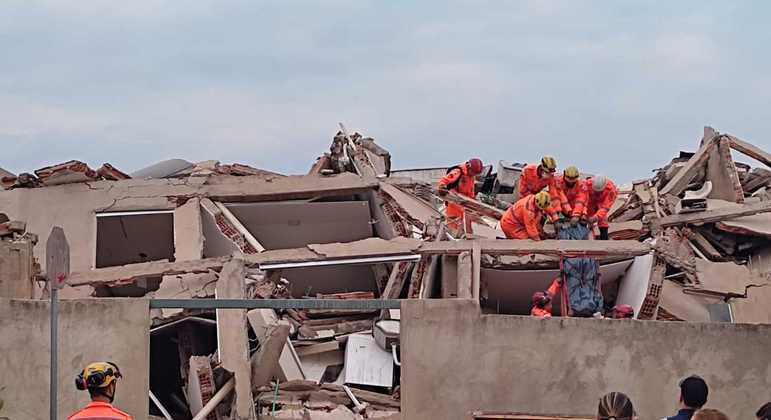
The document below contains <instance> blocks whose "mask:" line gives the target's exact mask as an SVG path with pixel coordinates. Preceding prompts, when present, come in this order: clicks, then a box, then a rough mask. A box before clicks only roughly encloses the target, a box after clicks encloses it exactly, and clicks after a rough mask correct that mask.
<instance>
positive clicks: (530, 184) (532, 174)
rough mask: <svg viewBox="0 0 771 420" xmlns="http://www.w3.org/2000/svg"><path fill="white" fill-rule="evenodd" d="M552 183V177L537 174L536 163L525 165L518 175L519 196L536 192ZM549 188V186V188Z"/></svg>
mask: <svg viewBox="0 0 771 420" xmlns="http://www.w3.org/2000/svg"><path fill="white" fill-rule="evenodd" d="M552 185H554V177H547V178H541V177H540V176H538V164H537V163H531V164H529V165H527V166H525V169H523V170H522V174H521V175H520V176H519V197H518V198H520V199H521V198H525V197H527V196H528V195H533V194H537V193H538V192H540V191H541V190H543V189H544V188H546V187H551V186H552ZM550 190H551V188H550Z"/></svg>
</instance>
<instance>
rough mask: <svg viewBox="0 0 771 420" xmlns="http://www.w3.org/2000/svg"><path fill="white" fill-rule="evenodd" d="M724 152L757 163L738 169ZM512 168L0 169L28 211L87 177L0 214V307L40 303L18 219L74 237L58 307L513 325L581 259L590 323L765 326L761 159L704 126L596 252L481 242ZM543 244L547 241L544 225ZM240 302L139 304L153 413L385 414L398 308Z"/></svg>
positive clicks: (635, 189)
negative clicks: (614, 318)
mask: <svg viewBox="0 0 771 420" xmlns="http://www.w3.org/2000/svg"><path fill="white" fill-rule="evenodd" d="M732 150H734V151H737V152H740V153H742V154H745V155H748V156H749V157H751V158H753V159H755V160H757V161H759V162H760V163H762V164H764V165H766V167H759V166H757V165H755V166H754V167H753V166H750V165H747V164H745V163H741V162H737V161H735V160H734V159H733V155H732ZM524 166H525V165H524V164H521V163H511V162H505V161H501V162H500V163H499V164H498V166H497V171H494V170H493V169H494V168H493V166H490V165H488V166H486V167H485V168H484V169H483V171H482V173H481V174H480V175H479V176H478V177H477V185H476V186H477V191H478V194H477V196H476V199H475V198H471V197H466V196H463V195H459V194H456V193H454V192H452V191H450V192H447V193H446V194H442V195H441V197H440V196H439V194H438V193H437V190H436V182H435V181H434V179H433V178H431V177H435V176H436V174H437V173H443V172H444V169H442V168H430V169H427V170H426V171H425V172H426V176H425V177H422V176H421V175H420V174H419V173H418V172H420V171H419V170H413V171H410V170H405V171H399V175H398V176H396V175H394V174H395V173H396V171H394V172H393V173H392V170H391V156H390V154H389V152H388V151H387V150H385V149H383V148H382V147H381V146H379V145H378V144H377V143H376V142H375V141H374V139H372V138H370V137H365V136H363V135H361V134H359V133H353V134H349V133H348V131H347V130H346V129H345V127H344V126H342V125H341V127H340V131H339V132H338V133H337V134H336V135H335V136H334V139H333V140H332V144H331V147H330V151H329V152H328V153H325V154H324V155H322V156H321V157H319V159H318V160H317V161H316V162H315V163H314V164H313V166H312V168H311V169H310V171H309V173H308V174H307V175H304V176H284V175H280V174H275V173H272V172H269V171H264V170H261V169H257V168H252V167H250V166H247V165H242V164H237V163H236V164H221V163H220V162H218V161H213V160H212V161H204V162H198V163H191V162H188V161H185V160H181V159H171V160H165V161H162V162H158V163H156V164H154V165H151V166H148V167H146V168H143V169H140V170H138V171H136V172H133V173H131V174H126V173H124V172H122V171H120V170H117V169H116V168H114V167H112V166H111V165H109V164H104V165H103V166H102V167H100V168H99V169H96V170H94V169H91V168H89V167H88V165H86V164H85V163H83V162H79V161H69V162H65V163H62V164H58V165H53V166H49V167H46V168H41V169H39V170H37V171H34V175H33V174H29V173H23V174H20V175H18V176H15V175H13V174H9V173H3V175H4V176H3V177H2V185H3V187H4V188H5V189H19V188H30V189H31V190H29V191H25V192H24V194H29V197H26V196H25V200H27V201H29V202H32V203H33V204H34V200H35V199H37V198H38V197H39V196H40V195H42V194H43V191H42V190H41V189H42V188H48V187H53V188H51V189H50V190H45V191H46V192H48V191H50V192H52V194H53V193H57V192H61V189H57V188H56V187H55V186H57V185H61V184H73V183H85V182H91V181H103V182H100V183H95V184H89V188H88V189H87V191H84V192H83V194H84V195H81V196H77V197H75V196H74V195H73V197H75V198H73V201H75V200H79V199H80V197H85V198H84V199H83V202H82V206H83V209H80V210H82V212H81V213H79V214H78V215H76V217H72V218H68V217H66V216H67V215H57V216H56V217H49V215H47V214H38V213H33V212H28V213H29V215H26V214H12V213H10V212H9V213H8V214H12V216H14V217H15V218H17V219H24V217H22V216H28V217H29V219H28V220H26V221H25V222H21V221H17V220H9V218H8V217H5V214H0V239H2V241H0V245H2V246H3V247H11V246H13V247H16V248H14V249H21V251H20V252H18V253H16V254H13V255H14V259H13V260H12V261H11V260H9V261H10V263H12V264H15V265H13V267H17V268H14V269H13V271H12V272H11V271H8V270H5V271H0V274H2V275H3V276H6V272H9V273H11V274H8V275H7V276H6V277H7V278H6V277H0V293H1V294H0V296H2V297H14V298H32V297H43V296H46V293H47V291H45V290H43V291H41V290H39V287H38V286H36V285H35V279H39V278H42V277H43V276H42V273H41V272H40V271H41V270H40V267H36V266H35V265H34V264H33V261H34V257H33V248H32V246H33V245H34V243H35V242H37V237H36V236H35V235H33V234H31V233H27V225H30V226H35V231H38V232H42V231H49V230H50V229H51V227H52V226H53V225H54V224H59V223H61V224H63V225H64V229H65V231H67V234H68V235H72V236H73V237H77V238H78V240H77V241H73V248H74V252H72V256H73V259H74V263H73V266H74V267H75V269H74V270H73V273H71V275H70V276H69V277H68V279H67V286H65V287H64V289H62V290H61V292H60V294H61V296H62V298H92V297H131V298H147V299H151V300H152V301H160V300H176V301H179V302H182V303H190V302H201V301H200V300H202V299H205V300H207V301H217V300H227V301H232V302H249V305H251V306H249V305H247V306H248V307H249V308H254V307H255V306H254V305H253V304H252V303H253V301H255V300H260V301H266V302H262V303H269V302H267V301H271V302H274V303H278V302H287V301H301V302H304V301H320V300H324V301H330V300H334V301H335V302H334V303H336V304H337V303H338V302H337V301H345V300H349V301H361V302H364V301H367V302H370V304H371V302H372V301H373V300H374V301H376V303H383V302H382V301H383V300H395V299H431V298H437V299H439V298H444V299H447V298H462V299H472V300H474V301H476V302H478V303H480V306H481V307H482V310H483V311H485V312H486V313H504V314H517V315H527V314H528V313H530V309H531V296H533V293H534V292H537V291H543V290H546V288H547V287H549V284H550V283H551V282H552V280H553V279H554V278H555V277H559V276H562V275H563V274H564V273H565V262H566V261H568V262H571V260H572V261H582V262H586V264H587V265H591V267H590V268H591V271H592V275H593V279H594V280H595V281H596V282H597V284H598V287H597V290H596V291H597V296H595V298H596V301H597V302H598V303H597V306H603V304H604V305H605V307H601V308H599V309H592V311H590V312H594V313H597V314H601V313H603V312H605V313H607V311H608V310H609V309H611V308H612V307H613V305H615V304H624V305H627V306H629V307H631V308H633V309H634V317H635V318H637V319H643V320H645V319H658V320H670V321H700V322H756V320H757V319H761V320H762V319H764V318H763V317H767V316H768V312H769V311H768V305H767V301H764V299H763V298H758V297H757V296H758V293H760V292H763V293H767V291H768V290H769V289H771V278H769V277H770V276H769V274H768V272H767V271H766V272H764V271H763V270H757V269H753V270H751V269H750V268H752V265H753V264H765V263H764V261H766V260H768V259H769V258H771V245H769V237H771V199H770V198H771V197H769V194H771V170H769V169H767V168H768V167H771V156H770V155H769V154H768V153H767V152H765V151H763V150H761V149H759V148H757V147H756V146H753V145H751V144H749V143H747V142H745V141H742V140H740V139H738V138H736V137H734V136H732V135H727V134H720V133H718V132H716V131H715V130H713V129H711V128H707V129H705V134H704V138H703V139H702V141H701V144H700V145H699V149H698V150H697V151H696V152H695V153H686V152H681V153H680V154H679V155H678V156H676V157H675V158H674V159H673V160H672V161H671V162H670V163H668V164H667V165H666V166H664V167H662V168H660V169H657V170H655V171H654V174H653V176H652V177H651V178H649V179H645V180H639V181H635V182H633V183H632V184H631V185H629V186H627V187H622V188H621V191H620V195H619V197H618V200H617V201H616V203H615V205H614V206H613V208H612V209H611V213H610V222H611V223H610V227H609V230H608V234H609V237H610V239H611V240H608V241H598V240H593V239H592V240H586V239H570V238H564V239H554V240H548V241H537V242H536V241H529V240H505V241H504V240H498V239H501V238H502V237H503V235H502V232H501V230H500V228H499V226H498V222H499V220H500V219H501V217H502V215H503V214H504V211H505V210H506V209H507V208H508V207H509V206H510V205H511V203H513V202H515V201H516V199H517V191H518V179H519V175H520V173H521V171H522V168H523V167H524ZM406 174H412V175H413V176H414V177H412V176H405V175H406ZM581 176H583V177H586V176H588V174H581ZM159 180H161V181H159ZM100 186H101V187H100ZM102 187H103V188H105V191H104V192H103V191H102V190H100V189H99V188H102ZM129 187H130V188H129ZM33 188H34V189H33ZM67 190H74V189H73V188H67ZM84 190H85V188H84ZM107 191H109V194H111V195H109V196H108V194H107ZM67 193H68V194H76V193H78V192H74V193H73V192H71V191H68V192H67ZM0 194H3V192H0ZM35 194H39V195H35ZM86 194H87V195H88V197H86ZM12 195H13V196H14V197H11V196H12ZM18 195H21V194H18V193H14V194H11V193H6V194H5V195H4V196H2V195H0V203H5V204H7V205H8V207H9V208H11V209H12V210H13V211H14V212H17V211H18V212H20V213H22V212H23V210H16V208H19V209H24V208H25V207H23V206H22V204H24V205H26V202H25V203H21V204H20V203H16V202H13V201H11V200H12V199H17V198H16V196H18ZM95 196H96V198H94V197H95ZM105 196H108V197H107V198H108V199H105V198H104V197H105ZM6 197H10V198H7V199H6ZM68 198H69V196H68ZM2 200H6V201H2ZM89 200H92V201H89ZM447 202H451V203H456V204H458V205H460V206H462V207H463V209H464V210H465V214H466V216H465V217H467V218H468V220H466V221H465V222H468V226H473V232H472V230H470V229H467V228H463V229H459V230H456V229H451V228H449V226H448V224H447V223H446V218H445V205H446V203H447ZM8 203H10V204H8ZM77 204H81V203H80V202H79V203H77ZM14 206H17V207H14ZM89 206H90V207H89ZM76 207H77V206H76V205H72V206H70V208H76ZM0 210H3V211H5V208H1V209H0ZM69 211H75V210H69ZM94 218H95V219H96V222H94ZM546 230H547V231H549V232H550V233H551V234H552V235H553V236H554V237H555V238H556V237H557V232H556V231H555V229H554V228H553V227H552V225H551V224H547V225H546ZM587 231H588V229H587ZM84 232H85V233H84ZM79 235H82V237H83V238H81V237H80V236H79ZM88 235H91V236H89V237H88V238H87V239H86V238H85V237H86V236H88ZM583 237H584V236H582V237H581V238H583ZM38 257H39V255H38ZM104 261H108V262H107V263H105V262H104ZM10 263H8V262H5V261H4V264H6V266H11V265H9V264H10ZM568 265H570V264H568ZM18 278H21V279H23V280H24V281H22V282H19V281H18V280H17V279H18ZM11 286H13V287H11ZM377 300H381V301H380V302H377ZM397 304H398V302H397ZM247 306H231V307H228V308H227V309H206V308H211V307H212V306H196V305H189V306H187V307H181V306H173V305H172V306H155V307H151V308H152V309H151V318H152V325H150V365H151V376H150V380H149V384H150V390H151V392H152V394H153V396H154V399H153V403H152V404H151V405H150V407H151V409H150V411H151V413H150V414H151V417H154V416H164V417H163V418H173V419H191V418H192V419H196V420H198V419H204V418H205V419H208V420H223V419H229V418H233V419H246V418H255V416H256V417H257V418H266V419H362V418H370V419H371V418H386V419H393V420H395V419H398V418H400V414H399V411H400V389H399V384H400V378H401V370H400V369H401V365H400V362H399V360H400V351H401V348H400V337H399V330H400V328H399V326H400V311H399V310H396V309H374V310H373V309H368V308H371V306H367V307H357V309H329V308H328V307H315V308H312V309H297V306H291V305H288V304H287V305H283V306H282V305H280V304H275V305H259V306H261V308H259V309H247ZM265 306H268V307H265ZM290 306H291V307H290ZM218 307H219V306H218ZM378 307H396V306H378ZM202 308H203V309H202ZM220 308H221V307H220ZM362 308H363V309H362ZM556 314H557V312H555V316H556ZM564 315H565V316H567V311H566V312H565V313H564ZM592 315H593V314H589V316H592ZM753 317H754V318H753Z"/></svg>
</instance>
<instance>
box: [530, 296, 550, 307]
mask: <svg viewBox="0 0 771 420" xmlns="http://www.w3.org/2000/svg"><path fill="white" fill-rule="evenodd" d="M531 302H532V304H533V306H537V307H539V308H543V307H544V306H546V305H548V304H549V302H551V296H549V292H535V293H533V298H532V299H531Z"/></svg>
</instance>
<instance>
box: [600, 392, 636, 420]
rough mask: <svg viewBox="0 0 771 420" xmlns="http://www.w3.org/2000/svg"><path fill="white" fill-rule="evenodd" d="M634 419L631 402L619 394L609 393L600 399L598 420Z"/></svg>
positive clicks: (624, 395) (622, 394)
mask: <svg viewBox="0 0 771 420" xmlns="http://www.w3.org/2000/svg"><path fill="white" fill-rule="evenodd" d="M635 418H636V415H635V412H634V407H633V406H632V400H630V399H629V397H627V396H626V394H624V393H621V392H609V393H607V394H605V395H603V396H602V398H600V404H599V406H598V407H597V419H598V420H611V419H612V420H633V419H635Z"/></svg>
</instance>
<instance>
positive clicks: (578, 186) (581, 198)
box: [552, 175, 588, 216]
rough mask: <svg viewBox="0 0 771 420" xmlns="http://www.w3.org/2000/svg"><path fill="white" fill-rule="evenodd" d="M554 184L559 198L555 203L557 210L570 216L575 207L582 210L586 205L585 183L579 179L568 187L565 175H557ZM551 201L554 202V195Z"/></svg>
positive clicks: (586, 192)
mask: <svg viewBox="0 0 771 420" xmlns="http://www.w3.org/2000/svg"><path fill="white" fill-rule="evenodd" d="M555 184H556V185H557V190H558V191H559V199H560V202H559V203H556V204H557V206H559V207H558V210H562V212H563V213H564V214H565V215H566V216H571V215H572V214H573V210H574V209H575V208H577V207H578V208H580V209H581V210H580V211H581V212H583V209H584V208H585V207H586V196H587V194H588V191H586V183H585V182H584V181H582V180H580V179H579V180H578V181H576V182H575V183H573V186H572V187H570V186H568V183H567V182H566V181H565V176H564V175H560V176H558V177H557V180H556V182H555ZM552 202H554V197H552ZM560 207H561V208H560Z"/></svg>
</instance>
